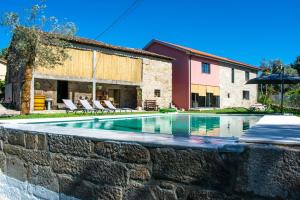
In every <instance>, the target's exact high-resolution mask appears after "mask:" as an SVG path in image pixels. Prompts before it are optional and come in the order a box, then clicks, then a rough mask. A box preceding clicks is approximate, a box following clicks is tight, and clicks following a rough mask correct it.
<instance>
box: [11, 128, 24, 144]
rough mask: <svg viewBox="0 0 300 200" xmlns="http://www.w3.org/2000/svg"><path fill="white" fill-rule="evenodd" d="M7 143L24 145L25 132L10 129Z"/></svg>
mask: <svg viewBox="0 0 300 200" xmlns="http://www.w3.org/2000/svg"><path fill="white" fill-rule="evenodd" d="M8 143H9V144H11V145H19V146H22V147H25V134H24V133H23V132H22V131H17V130H10V131H9V134H8Z"/></svg>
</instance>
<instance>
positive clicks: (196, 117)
mask: <svg viewBox="0 0 300 200" xmlns="http://www.w3.org/2000/svg"><path fill="white" fill-rule="evenodd" d="M261 117H262V116H257V115H201V114H164V115H156V116H155V115H154V116H143V117H141V116H138V117H135V116H131V117H122V118H109V119H100V118H93V119H88V120H73V121H58V122H44V123H42V124H44V125H47V126H56V127H69V128H81V129H96V130H97V129H98V130H114V131H120V132H127V133H128V132H134V133H151V134H168V135H173V136H181V137H189V136H191V135H198V136H213V137H237V138H238V137H240V136H241V135H242V134H243V132H244V131H246V130H247V129H249V128H250V127H252V126H253V125H255V124H256V122H258V120H259V119H260V118H261ZM39 124H41V123H39Z"/></svg>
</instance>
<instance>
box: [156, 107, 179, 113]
mask: <svg viewBox="0 0 300 200" xmlns="http://www.w3.org/2000/svg"><path fill="white" fill-rule="evenodd" d="M159 112H160V113H170V112H177V110H176V108H161V109H159Z"/></svg>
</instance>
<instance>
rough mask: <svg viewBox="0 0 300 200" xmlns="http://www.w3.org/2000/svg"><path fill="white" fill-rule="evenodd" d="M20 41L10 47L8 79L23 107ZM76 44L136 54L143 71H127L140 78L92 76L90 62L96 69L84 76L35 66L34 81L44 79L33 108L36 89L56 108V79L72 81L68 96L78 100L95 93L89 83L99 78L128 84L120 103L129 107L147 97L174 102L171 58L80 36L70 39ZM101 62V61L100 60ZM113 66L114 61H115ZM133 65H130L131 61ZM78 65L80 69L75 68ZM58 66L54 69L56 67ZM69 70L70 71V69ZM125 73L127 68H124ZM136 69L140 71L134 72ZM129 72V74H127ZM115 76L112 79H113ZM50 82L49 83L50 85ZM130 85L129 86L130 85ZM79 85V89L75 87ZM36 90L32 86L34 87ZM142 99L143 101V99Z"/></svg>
mask: <svg viewBox="0 0 300 200" xmlns="http://www.w3.org/2000/svg"><path fill="white" fill-rule="evenodd" d="M17 42H18V41H12V45H11V46H12V48H10V52H9V56H8V69H9V70H8V71H7V73H6V74H7V83H8V84H12V88H13V91H12V92H13V95H12V97H13V98H12V101H13V103H14V104H15V106H16V109H20V104H21V92H22V84H23V81H22V80H23V78H24V77H23V75H24V68H25V66H23V63H22V62H21V60H20V59H17V58H19V57H18V52H17V50H16V49H15V48H14V45H15V43H17ZM70 42H71V43H72V45H73V48H74V49H77V50H84V51H89V53H91V52H92V51H95V52H101V53H104V54H107V55H113V56H118V57H126V58H134V59H138V60H139V61H142V62H143V64H142V65H141V64H140V63H139V66H141V67H142V72H140V68H139V69H138V70H130V69H129V70H128V71H126V72H129V73H132V74H134V75H136V77H138V78H137V80H129V79H126V78H125V79H123V78H120V80H119V79H116V80H115V79H113V78H112V77H110V78H107V79H106V78H105V79H104V78H103V79H102V78H96V77H92V74H94V73H95V72H96V71H97V70H96V71H95V69H94V66H90V65H93V64H91V63H89V64H88V68H89V69H91V68H93V72H91V74H90V75H89V76H86V77H81V76H74V75H73V76H71V75H70V76H69V74H67V75H66V74H64V75H63V74H61V73H62V72H61V73H57V74H56V73H54V74H52V73H49V74H47V72H43V71H38V68H37V69H35V71H34V72H33V76H34V78H35V81H36V80H38V81H40V82H41V85H42V88H41V89H38V91H35V92H32V93H31V101H30V102H31V110H33V108H34V106H33V102H34V93H36V92H37V93H44V94H45V95H46V97H49V98H52V99H53V103H54V104H53V105H54V109H56V108H57V103H56V102H57V84H56V82H57V80H62V81H68V82H69V83H70V84H69V91H70V92H69V98H70V99H72V100H73V101H78V99H79V96H84V97H88V98H89V99H90V98H91V97H92V91H91V88H90V87H89V88H88V87H87V85H88V84H92V82H93V81H94V82H96V83H97V84H102V85H106V86H107V85H109V86H112V87H115V86H120V87H122V88H125V90H123V91H121V92H120V97H121V98H122V99H120V102H119V103H120V104H119V105H118V106H120V107H130V108H136V107H137V104H138V106H140V105H141V104H142V103H143V101H144V100H147V99H149V100H152V99H155V100H157V104H158V105H159V107H169V104H170V103H171V102H172V60H173V59H172V58H169V57H166V56H162V55H158V54H153V53H151V52H147V51H143V50H137V49H132V48H125V47H117V46H112V45H109V44H103V43H98V42H95V41H91V40H88V39H80V42H78V41H77V40H74V41H70ZM87 55H88V56H90V57H85V58H87V59H86V60H89V61H91V60H93V56H92V54H86V55H85V56H87ZM97 62H98V61H97ZM73 64H74V65H77V64H78V62H75V61H74V63H72V65H70V66H73ZM113 66H114V65H113ZM128 66H130V65H128ZM84 67H85V65H82V66H81V65H78V67H77V68H75V70H74V71H75V72H74V73H75V74H76V75H77V74H78V73H79V75H80V73H82V72H86V70H85V69H84ZM76 69H78V71H77V70H76ZM53 70H55V69H53ZM68 72H69V71H68ZM111 72H112V73H110V71H109V70H107V71H106V72H105V73H107V74H114V73H116V74H117V75H119V74H120V73H121V72H120V71H119V70H118V69H113V70H111ZM122 73H124V72H122ZM135 73H137V74H135ZM124 76H127V75H124ZM139 77H142V80H140V78H139ZM111 79H113V80H111ZM33 84H34V81H32V85H31V86H32V88H34V87H33ZM48 86H49V87H48ZM126 87H127V88H128V89H127V88H126ZM76 89H78V91H76ZM141 89H142V96H143V97H141V98H140V97H139V99H138V97H137V96H138V95H137V91H140V90H141ZM155 89H159V90H160V91H161V97H154V90H155ZM31 91H33V90H31ZM140 101H142V102H140Z"/></svg>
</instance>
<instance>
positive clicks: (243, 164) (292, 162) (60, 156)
mask: <svg viewBox="0 0 300 200" xmlns="http://www.w3.org/2000/svg"><path fill="white" fill-rule="evenodd" d="M0 144H1V145H0V146H1V149H0V168H1V170H2V171H3V172H4V174H5V175H6V176H9V177H11V178H15V179H17V180H20V181H23V182H24V181H25V182H26V181H27V182H28V183H30V184H33V185H38V186H41V187H43V188H45V189H46V190H50V191H53V192H55V193H56V194H59V195H56V196H54V197H53V198H52V199H66V198H64V196H65V195H68V196H74V197H76V198H79V199H104V200H106V199H108V200H130V199H135V200H138V199H141V200H142V199H143V200H145V199H149V200H150V199H168V200H199V199H211V200H221V199H222V200H223V199H225V200H237V199H244V200H250V199H257V200H263V199H269V200H275V199H276V200H281V199H282V200H283V199H291V200H293V199H295V200H296V199H299V198H300V193H299V190H300V188H299V182H300V150H299V148H296V147H282V146H270V145H263V144H262V145H252V144H250V145H241V146H240V147H239V148H238V149H240V151H234V150H231V151H230V150H229V149H234V148H232V147H231V148H226V147H224V148H219V149H218V148H215V149H212V148H209V149H206V148H196V149H195V148H194V149H192V148H189V147H174V146H173V147H171V146H155V145H153V144H144V145H141V144H137V143H125V142H116V141H115V142H112V141H99V140H96V139H87V138H82V137H77V136H63V135H53V134H47V135H44V134H39V133H37V132H28V131H27V132H24V131H19V130H14V129H4V128H1V130H0ZM34 192H36V191H33V193H34ZM38 199H42V197H41V198H38ZM68 199H70V198H68Z"/></svg>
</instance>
